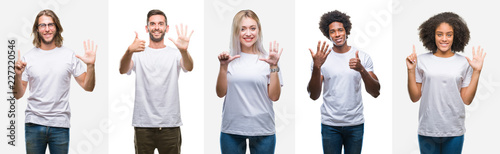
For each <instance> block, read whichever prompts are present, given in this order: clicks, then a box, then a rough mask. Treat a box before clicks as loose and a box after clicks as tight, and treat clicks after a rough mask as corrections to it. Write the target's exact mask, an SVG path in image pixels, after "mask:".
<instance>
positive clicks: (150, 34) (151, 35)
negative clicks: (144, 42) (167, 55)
mask: <svg viewBox="0 0 500 154" xmlns="http://www.w3.org/2000/svg"><path fill="white" fill-rule="evenodd" d="M156 31H159V32H160V33H161V35H160V37H159V38H155V37H154V36H153V34H152V33H155V32H156ZM164 37H165V31H161V30H154V31H151V30H150V31H149V38H150V39H151V41H153V42H160V41H162V40H163V38H164Z"/></svg>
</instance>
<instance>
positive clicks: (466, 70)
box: [415, 53, 472, 137]
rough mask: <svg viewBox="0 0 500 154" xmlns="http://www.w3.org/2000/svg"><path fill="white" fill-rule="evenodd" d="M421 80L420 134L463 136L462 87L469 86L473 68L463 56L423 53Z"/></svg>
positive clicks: (418, 77) (417, 73)
mask: <svg viewBox="0 0 500 154" xmlns="http://www.w3.org/2000/svg"><path fill="white" fill-rule="evenodd" d="M415 69H416V71H415V76H416V81H417V83H422V97H421V99H420V110H419V126H418V134H419V135H423V136H431V137H450V136H461V135H463V134H464V133H465V124H464V121H465V107H464V102H463V100H462V97H461V95H460V90H461V89H462V88H464V87H467V86H469V83H470V80H471V76H472V68H471V67H470V65H469V63H468V62H467V59H465V57H464V56H462V55H459V54H455V55H453V56H452V57H448V58H441V57H436V56H434V55H433V54H432V53H426V54H421V55H419V56H418V58H417V67H416V68H415Z"/></svg>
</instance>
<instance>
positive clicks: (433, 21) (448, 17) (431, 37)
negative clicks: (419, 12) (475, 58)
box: [418, 12, 470, 53]
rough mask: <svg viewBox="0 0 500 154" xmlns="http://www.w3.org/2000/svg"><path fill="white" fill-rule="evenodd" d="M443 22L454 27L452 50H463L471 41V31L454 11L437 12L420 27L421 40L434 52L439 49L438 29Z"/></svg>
mask: <svg viewBox="0 0 500 154" xmlns="http://www.w3.org/2000/svg"><path fill="white" fill-rule="evenodd" d="M441 23H447V24H449V25H450V26H451V27H452V28H453V44H452V45H451V51H453V52H463V51H464V48H465V46H466V45H467V44H468V43H469V39H470V32H469V28H468V27H467V24H466V23H465V21H464V20H463V19H462V18H461V17H460V16H458V15H457V14H455V13H453V12H443V13H440V14H437V15H435V16H433V17H431V18H429V19H428V20H427V21H425V22H424V23H422V25H420V27H418V30H419V31H420V32H419V36H420V41H422V43H423V44H424V47H425V48H427V49H428V50H430V51H432V53H435V52H436V51H437V49H438V47H437V46H436V29H437V27H438V26H439V25H440V24H441Z"/></svg>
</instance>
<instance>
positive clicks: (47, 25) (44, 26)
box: [38, 23, 56, 29]
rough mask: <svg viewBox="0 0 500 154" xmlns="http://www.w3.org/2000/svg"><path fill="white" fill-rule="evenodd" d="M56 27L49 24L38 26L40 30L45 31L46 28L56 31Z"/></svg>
mask: <svg viewBox="0 0 500 154" xmlns="http://www.w3.org/2000/svg"><path fill="white" fill-rule="evenodd" d="M55 26H56V25H55V24H54V23H48V24H45V23H43V24H38V29H45V28H46V27H49V29H54V27H55Z"/></svg>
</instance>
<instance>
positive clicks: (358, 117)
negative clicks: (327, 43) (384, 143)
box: [311, 46, 373, 126]
mask: <svg viewBox="0 0 500 154" xmlns="http://www.w3.org/2000/svg"><path fill="white" fill-rule="evenodd" d="M356 51H358V50H357V49H356V48H354V47H353V46H351V50H349V51H348V52H346V53H337V52H334V51H332V52H331V53H330V54H329V55H328V57H327V59H326V61H325V63H324V64H323V66H321V75H322V76H323V104H322V105H321V123H322V124H325V125H329V126H355V125H360V124H363V123H364V122H365V120H364V117H363V100H362V97H361V90H362V89H363V88H362V87H361V82H362V80H361V74H360V73H359V72H358V71H356V70H353V69H351V68H349V60H350V59H351V58H355V57H356ZM358 55H359V59H360V61H361V65H363V66H364V67H365V70H366V71H368V72H373V62H372V60H371V58H370V56H369V55H368V54H366V53H365V52H362V51H359V53H358ZM313 65H314V62H312V65H311V70H312V66H313Z"/></svg>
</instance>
